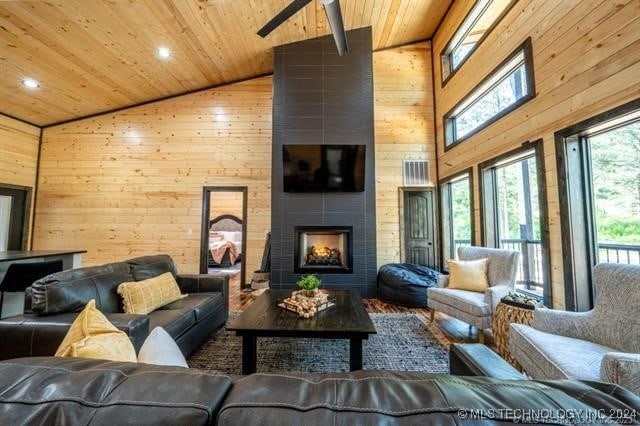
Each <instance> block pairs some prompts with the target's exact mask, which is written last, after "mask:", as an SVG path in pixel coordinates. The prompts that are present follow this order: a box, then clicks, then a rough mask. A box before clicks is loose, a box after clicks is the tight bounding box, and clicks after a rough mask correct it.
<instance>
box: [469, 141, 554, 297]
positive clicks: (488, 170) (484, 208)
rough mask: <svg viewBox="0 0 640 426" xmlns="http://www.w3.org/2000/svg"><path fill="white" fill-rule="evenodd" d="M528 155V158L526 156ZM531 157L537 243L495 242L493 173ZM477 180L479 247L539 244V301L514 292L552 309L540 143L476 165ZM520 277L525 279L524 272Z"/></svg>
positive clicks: (545, 195) (535, 241)
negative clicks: (537, 214)
mask: <svg viewBox="0 0 640 426" xmlns="http://www.w3.org/2000/svg"><path fill="white" fill-rule="evenodd" d="M530 152H531V154H530V155H529V154H528V153H530ZM531 156H533V157H534V158H535V160H536V174H537V178H538V202H539V204H540V206H539V209H540V236H541V238H540V240H539V241H537V240H531V241H528V240H527V241H522V240H511V239H505V240H502V241H498V236H499V233H498V215H497V188H496V175H495V172H496V169H497V168H498V167H504V166H507V165H509V164H513V163H516V162H518V161H521V160H523V159H525V158H529V157H531ZM478 178H479V186H480V223H481V227H480V231H481V232H480V233H481V240H482V245H484V246H486V247H495V248H498V247H500V245H501V243H509V244H511V243H513V244H519V243H524V244H526V245H529V244H540V246H541V249H540V257H541V259H540V260H541V263H542V271H541V275H542V283H541V284H542V297H540V296H538V295H536V294H534V293H531V292H527V291H526V290H521V289H518V290H517V291H519V292H523V293H526V294H527V295H529V296H532V297H536V298H538V299H541V300H542V302H543V303H544V305H545V306H552V297H551V272H550V248H549V215H548V204H547V184H546V172H545V167H544V145H543V140H542V139H537V140H535V141H532V142H530V141H527V142H524V143H523V144H522V145H521V146H520V147H519V148H516V149H514V150H511V151H509V152H506V153H504V154H501V155H498V156H496V157H494V158H492V159H489V160H487V161H485V162H483V163H480V164H479V165H478ZM520 261H521V262H523V264H522V267H523V269H524V268H526V267H527V259H524V258H523V259H520ZM523 273H524V274H525V275H527V273H526V271H524V270H523Z"/></svg>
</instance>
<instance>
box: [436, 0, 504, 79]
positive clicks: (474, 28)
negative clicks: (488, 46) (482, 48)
mask: <svg viewBox="0 0 640 426" xmlns="http://www.w3.org/2000/svg"><path fill="white" fill-rule="evenodd" d="M514 3H515V0H477V1H476V3H475V5H474V6H473V8H471V10H470V11H469V14H468V15H467V16H466V17H465V18H464V21H462V24H460V27H458V29H457V30H456V32H455V33H454V34H453V37H451V40H449V43H447V46H446V47H445V48H444V50H443V51H442V53H441V55H440V62H441V65H442V82H443V83H444V82H446V81H447V80H449V78H450V77H451V76H452V75H453V74H454V73H455V72H456V71H457V70H458V68H460V66H461V65H462V64H463V63H464V61H465V60H466V59H467V58H468V57H469V56H470V55H471V53H473V51H474V50H475V49H476V48H477V47H478V46H479V45H480V43H481V42H482V41H483V40H484V39H485V37H486V36H487V35H488V34H489V32H491V30H492V29H493V27H495V26H496V25H497V24H498V22H500V19H501V18H502V16H503V15H504V14H505V13H506V12H507V11H508V10H509V9H510V8H511V6H513V4H514Z"/></svg>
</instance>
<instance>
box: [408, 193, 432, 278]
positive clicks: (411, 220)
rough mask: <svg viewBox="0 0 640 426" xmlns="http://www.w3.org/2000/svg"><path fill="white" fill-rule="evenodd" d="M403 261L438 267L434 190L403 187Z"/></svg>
mask: <svg viewBox="0 0 640 426" xmlns="http://www.w3.org/2000/svg"><path fill="white" fill-rule="evenodd" d="M402 192H403V209H404V222H403V228H404V235H403V237H404V238H403V240H404V243H403V244H404V247H403V248H404V261H405V262H408V263H415V264H418V265H423V266H427V267H429V268H433V269H438V264H437V259H438V256H437V255H436V253H437V251H436V248H437V247H436V239H437V236H436V235H437V234H436V229H437V228H436V223H435V211H436V206H435V192H434V190H432V189H424V190H423V189H420V190H407V189H403V191H402Z"/></svg>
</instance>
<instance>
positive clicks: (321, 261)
mask: <svg viewBox="0 0 640 426" xmlns="http://www.w3.org/2000/svg"><path fill="white" fill-rule="evenodd" d="M352 230H353V228H352V227H351V226H296V228H295V238H296V241H295V255H294V262H295V265H294V270H295V272H296V273H313V272H318V273H340V274H350V273H352V272H353V258H352V255H351V250H352V242H351V233H352Z"/></svg>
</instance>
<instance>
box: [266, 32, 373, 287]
mask: <svg viewBox="0 0 640 426" xmlns="http://www.w3.org/2000/svg"><path fill="white" fill-rule="evenodd" d="M347 39H348V43H349V52H348V53H347V54H346V55H344V56H342V57H340V56H338V54H337V52H336V47H335V44H334V41H333V37H332V36H331V35H329V36H325V37H320V38H316V39H312V40H305V41H302V42H298V43H292V44H287V45H283V46H278V47H276V48H275V49H274V73H273V81H274V96H273V142H272V172H271V173H272V176H271V183H272V195H271V201H272V207H271V244H272V246H271V286H272V287H273V288H294V287H295V282H296V281H297V280H298V279H299V278H300V277H301V276H302V275H303V274H306V273H317V274H318V275H319V276H320V278H321V279H322V282H323V287H325V288H329V289H344V290H354V291H356V292H358V293H359V294H360V295H361V296H363V297H375V296H376V273H377V268H376V228H375V224H376V217H375V176H374V168H375V164H374V149H375V147H374V136H373V132H374V129H373V74H372V68H373V62H372V49H371V28H370V27H367V28H360V29H357V30H352V31H349V32H347ZM307 143H308V144H338V145H339V144H344V145H351V144H353V145H365V146H366V159H365V190H364V191H363V192H335V193H334V192H323V193H322V192H321V193H288V192H287V193H286V192H284V191H283V159H282V145H285V144H307ZM312 247H313V248H312Z"/></svg>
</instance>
